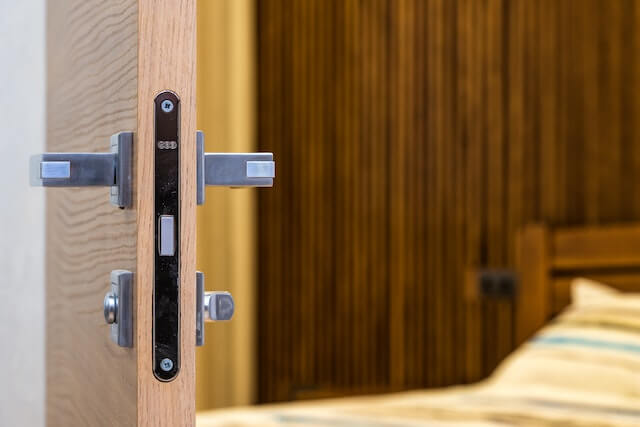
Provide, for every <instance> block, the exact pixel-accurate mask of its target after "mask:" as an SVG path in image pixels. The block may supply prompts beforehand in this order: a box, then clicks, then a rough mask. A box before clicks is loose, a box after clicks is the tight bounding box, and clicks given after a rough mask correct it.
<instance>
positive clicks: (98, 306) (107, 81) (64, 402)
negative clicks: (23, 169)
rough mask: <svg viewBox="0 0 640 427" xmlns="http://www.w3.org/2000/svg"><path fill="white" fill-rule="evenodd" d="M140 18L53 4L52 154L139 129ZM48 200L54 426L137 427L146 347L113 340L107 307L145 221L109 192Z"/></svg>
mask: <svg viewBox="0 0 640 427" xmlns="http://www.w3.org/2000/svg"><path fill="white" fill-rule="evenodd" d="M137 17H138V7H137V1H136V0H125V1H118V2H104V1H100V0H91V1H85V0H51V1H49V2H48V5H47V145H46V146H47V151H59V152H66V151H80V152H87V151H89V152H108V151H109V137H110V136H111V135H112V134H113V133H116V132H119V131H124V130H135V129H136V127H137V126H136V119H137V117H136V113H137V96H136V90H137V89H136V87H137V83H138V79H137V74H138V73H137V67H136V64H137V55H138V51H137V43H138V34H137V24H136V22H137ZM18 160H19V161H24V159H16V161H18ZM43 191H44V190H43ZM46 191H47V205H46V209H47V215H46V218H47V224H46V233H47V235H46V244H47V251H46V319H47V323H46V328H47V331H46V336H47V339H46V387H47V391H46V420H47V425H48V426H74V425H77V426H79V425H87V426H88V425H92V426H99V425H122V426H131V425H135V424H136V400H137V399H136V392H137V382H136V372H137V370H136V356H137V354H136V353H137V352H136V348H133V349H124V348H120V347H118V346H117V345H115V344H114V343H113V342H112V341H111V340H110V338H109V327H108V326H107V325H106V324H105V323H104V318H103V313H102V299H103V297H104V294H105V293H106V292H107V290H110V279H109V275H110V272H111V270H114V269H128V270H132V271H135V270H136V218H137V213H138V212H137V210H135V209H133V210H119V209H117V208H115V207H114V206H112V205H111V204H110V203H109V189H108V188H102V187H101V188H56V189H47V190H46ZM24 309H28V308H27V307H25V308H24ZM0 423H1V422H0Z"/></svg>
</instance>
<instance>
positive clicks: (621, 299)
mask: <svg viewBox="0 0 640 427" xmlns="http://www.w3.org/2000/svg"><path fill="white" fill-rule="evenodd" d="M589 307H591V308H597V307H602V308H605V307H610V308H612V309H615V308H620V309H625V310H627V309H631V310H632V311H633V309H637V310H640V294H637V293H627V292H620V291H619V290H617V289H614V288H612V287H610V286H608V285H605V284H604V283H601V282H596V281H595V280H591V279H585V278H583V277H580V278H577V279H574V280H573V281H572V282H571V308H573V309H581V308H589Z"/></svg>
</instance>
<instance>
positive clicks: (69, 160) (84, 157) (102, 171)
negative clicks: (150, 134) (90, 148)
mask: <svg viewBox="0 0 640 427" xmlns="http://www.w3.org/2000/svg"><path fill="white" fill-rule="evenodd" d="M110 146H111V152H109V153H44V154H38V155H35V156H32V157H31V161H30V164H29V175H30V181H31V185H32V186H42V187H85V186H106V187H111V192H110V199H111V203H112V204H114V205H116V206H118V207H119V208H122V209H124V208H127V207H130V206H131V200H132V199H131V188H132V157H133V133H132V132H120V133H117V134H115V135H113V136H111V144H110Z"/></svg>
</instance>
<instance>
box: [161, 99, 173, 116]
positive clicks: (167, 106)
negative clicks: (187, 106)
mask: <svg viewBox="0 0 640 427" xmlns="http://www.w3.org/2000/svg"><path fill="white" fill-rule="evenodd" d="M160 108H162V111H164V112H165V113H170V112H172V111H173V102H171V101H170V100H168V99H165V100H164V101H162V103H160Z"/></svg>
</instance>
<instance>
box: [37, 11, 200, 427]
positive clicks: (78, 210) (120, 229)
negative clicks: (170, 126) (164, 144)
mask: <svg viewBox="0 0 640 427" xmlns="http://www.w3.org/2000/svg"><path fill="white" fill-rule="evenodd" d="M195 3H196V0H119V1H104V0H49V2H48V7H47V67H48V70H47V150H48V151H57V152H67V151H80V152H101V151H109V137H110V135H112V134H114V133H116V132H119V131H133V132H134V134H135V136H134V144H133V147H134V163H133V181H134V185H133V206H132V208H130V209H124V210H120V209H117V208H116V207H114V206H113V205H111V204H110V203H109V190H108V189H105V188H56V189H49V190H47V205H46V209H47V212H46V218H47V251H46V301H47V302H46V311H47V313H46V337H47V338H46V339H47V343H46V376H47V379H46V387H47V391H46V419H47V424H48V425H49V426H80V425H82V426H98V425H109V426H113V425H117V426H130V425H150V426H163V425H166V426H181V425H193V424H194V422H195V360H194V354H195V314H194V313H195V196H196V192H195V167H196V165H195V161H194V159H195V130H196V129H195V52H196V51H195V40H196V32H195V31H196V29H195V21H196V13H195ZM164 90H171V91H173V92H175V93H176V94H177V95H178V96H179V98H180V103H181V110H180V119H179V126H180V150H181V151H180V163H179V165H180V166H179V171H180V177H181V178H180V185H179V198H180V219H179V227H180V230H181V231H180V238H179V242H178V245H179V248H180V254H181V255H180V263H179V274H180V280H181V285H180V293H179V295H180V306H179V313H180V329H179V331H180V337H181V338H180V344H179V348H180V352H181V358H180V359H181V360H180V373H179V375H178V376H177V377H176V378H175V379H174V380H173V381H170V382H160V381H158V380H157V379H156V378H155V377H154V374H153V372H152V344H151V342H152V337H151V334H152V298H153V294H152V292H153V274H154V270H153V263H154V249H155V248H154V207H153V203H154V192H153V188H154V187H153V185H154V181H153V180H154V169H153V168H154V110H153V106H154V97H155V96H156V95H157V94H158V93H159V92H161V91H164ZM115 269H126V270H131V271H132V272H133V273H134V306H135V317H134V345H133V348H121V347H119V346H117V345H116V344H115V343H114V342H112V341H111V340H110V338H109V327H108V326H107V325H106V324H105V321H104V319H103V312H102V310H103V309H102V299H103V297H104V295H105V292H107V290H108V289H109V287H110V281H109V275H110V272H111V270H115Z"/></svg>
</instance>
